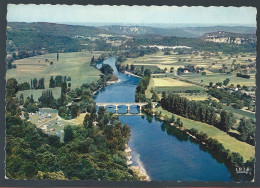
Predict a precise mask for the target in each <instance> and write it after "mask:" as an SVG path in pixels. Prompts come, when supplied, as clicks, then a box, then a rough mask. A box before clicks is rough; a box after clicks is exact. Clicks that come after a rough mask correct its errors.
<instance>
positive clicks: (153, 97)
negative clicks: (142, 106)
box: [152, 92, 160, 102]
mask: <svg viewBox="0 0 260 188" xmlns="http://www.w3.org/2000/svg"><path fill="white" fill-rule="evenodd" d="M152 99H153V101H154V102H158V101H159V100H160V99H159V97H158V95H157V94H156V92H154V93H153V95H152Z"/></svg>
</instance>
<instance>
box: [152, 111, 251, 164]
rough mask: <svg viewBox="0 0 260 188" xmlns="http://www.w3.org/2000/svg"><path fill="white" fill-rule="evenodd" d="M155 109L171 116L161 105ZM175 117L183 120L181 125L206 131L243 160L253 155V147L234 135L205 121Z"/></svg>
mask: <svg viewBox="0 0 260 188" xmlns="http://www.w3.org/2000/svg"><path fill="white" fill-rule="evenodd" d="M155 111H157V112H162V116H165V115H167V116H168V117H171V116H172V113H170V112H168V111H166V110H163V109H162V108H161V107H160V108H156V109H155ZM174 116H175V118H180V120H181V121H182V122H183V126H184V127H185V128H187V129H191V128H195V129H197V130H198V131H199V132H200V131H201V132H203V133H206V134H207V135H208V136H209V137H211V138H215V139H217V140H218V141H219V142H220V143H222V144H223V146H224V147H225V149H229V150H230V151H231V152H238V153H239V154H240V155H241V156H242V157H243V158H244V161H247V160H249V159H250V158H251V157H253V158H254V157H255V147H254V146H251V145H249V144H247V143H245V142H241V141H239V140H237V139H235V138H234V137H231V136H229V135H228V134H227V133H225V132H223V131H221V130H219V129H218V128H216V127H214V126H211V125H208V124H206V123H202V122H198V121H193V120H190V119H187V118H183V117H181V116H178V115H175V114H174Z"/></svg>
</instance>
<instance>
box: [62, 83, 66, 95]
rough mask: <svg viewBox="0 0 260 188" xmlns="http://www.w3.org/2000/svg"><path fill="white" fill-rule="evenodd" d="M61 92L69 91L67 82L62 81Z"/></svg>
mask: <svg viewBox="0 0 260 188" xmlns="http://www.w3.org/2000/svg"><path fill="white" fill-rule="evenodd" d="M61 93H64V94H66V93H67V82H62V84H61Z"/></svg>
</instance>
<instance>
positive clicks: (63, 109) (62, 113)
mask: <svg viewBox="0 0 260 188" xmlns="http://www.w3.org/2000/svg"><path fill="white" fill-rule="evenodd" d="M58 114H59V116H60V117H62V118H64V119H68V118H69V116H68V114H69V112H68V108H67V107H66V106H60V107H59V112H58Z"/></svg>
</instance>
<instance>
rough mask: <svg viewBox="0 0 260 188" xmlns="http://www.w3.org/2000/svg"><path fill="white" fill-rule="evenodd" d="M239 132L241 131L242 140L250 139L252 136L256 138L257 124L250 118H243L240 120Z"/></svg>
mask: <svg viewBox="0 0 260 188" xmlns="http://www.w3.org/2000/svg"><path fill="white" fill-rule="evenodd" d="M237 130H238V132H239V133H240V139H241V140H242V141H249V140H250V136H251V137H252V138H254V134H255V125H254V124H252V123H251V122H250V120H248V119H245V118H242V119H241V120H240V122H239V126H238V129H237Z"/></svg>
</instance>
